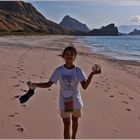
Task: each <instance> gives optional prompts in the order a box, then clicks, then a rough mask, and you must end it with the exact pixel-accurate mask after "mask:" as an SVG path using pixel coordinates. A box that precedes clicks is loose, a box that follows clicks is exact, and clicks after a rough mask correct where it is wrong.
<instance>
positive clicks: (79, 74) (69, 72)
mask: <svg viewBox="0 0 140 140" xmlns="http://www.w3.org/2000/svg"><path fill="white" fill-rule="evenodd" d="M86 79H87V77H86V75H85V73H84V72H83V70H82V69H81V68H79V67H74V68H73V69H67V68H66V67H65V66H64V65H62V66H60V67H57V68H56V69H55V71H54V72H53V74H52V75H51V77H50V79H49V81H52V82H54V83H56V84H57V81H58V80H59V83H60V96H59V107H60V108H62V109H63V108H64V97H71V96H73V106H74V109H80V108H81V107H82V106H83V102H82V98H81V94H80V91H79V89H78V85H79V82H82V81H84V80H86Z"/></svg>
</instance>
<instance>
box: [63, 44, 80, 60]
mask: <svg viewBox="0 0 140 140" xmlns="http://www.w3.org/2000/svg"><path fill="white" fill-rule="evenodd" d="M68 50H70V51H73V52H74V54H75V57H76V55H77V50H76V48H75V47H74V46H73V45H70V46H68V47H66V48H65V49H64V51H63V53H62V55H61V56H62V57H63V58H64V55H65V52H66V51H68Z"/></svg>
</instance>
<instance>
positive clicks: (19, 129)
mask: <svg viewBox="0 0 140 140" xmlns="http://www.w3.org/2000/svg"><path fill="white" fill-rule="evenodd" d="M15 128H16V130H17V131H18V132H19V133H22V132H24V128H23V127H21V126H20V125H19V124H16V125H15Z"/></svg>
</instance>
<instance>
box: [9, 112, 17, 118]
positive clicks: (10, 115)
mask: <svg viewBox="0 0 140 140" xmlns="http://www.w3.org/2000/svg"><path fill="white" fill-rule="evenodd" d="M18 114H19V113H18V112H14V113H13V114H9V115H8V117H10V118H13V117H16V115H18Z"/></svg>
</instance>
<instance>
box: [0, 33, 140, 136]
mask: <svg viewBox="0 0 140 140" xmlns="http://www.w3.org/2000/svg"><path fill="white" fill-rule="evenodd" d="M70 42H72V43H73V44H74V46H75V47H76V48H77V50H78V52H79V54H78V56H77V58H76V61H75V64H76V65H78V66H79V67H81V68H82V69H83V70H84V72H85V73H86V75H87V76H88V75H89V73H90V72H91V67H92V64H94V63H97V64H100V65H101V68H102V73H101V74H99V75H95V76H94V77H93V79H92V82H91V84H90V86H89V87H88V89H87V90H84V89H82V87H81V86H80V87H79V88H80V91H81V95H82V99H83V102H84V107H83V116H82V118H80V119H79V129H78V133H77V138H78V139H98V138H100V139H116V138H118V139H124V138H125V139H132V138H133V139H137V138H140V132H139V131H140V64H139V63H136V62H135V63H134V62H131V61H116V60H113V59H109V58H105V57H104V56H101V55H97V54H94V53H91V50H90V49H88V48H87V47H84V45H83V44H80V43H78V42H77V41H76V40H75V37H70V36H56V35H54V36H53V35H52V36H3V37H0V112H1V113H0V138H1V139H5V138H6V139H9V138H10V139H11V138H12V139H21V138H22V139H62V138H63V123H62V120H61V117H60V114H59V108H58V97H59V84H57V85H53V86H52V87H51V88H49V89H41V88H37V89H36V90H35V95H34V96H33V97H31V99H30V100H29V101H28V102H27V103H25V104H20V103H19V100H18V98H19V97H20V96H21V95H23V94H25V93H26V92H27V90H28V86H27V85H26V82H27V81H29V80H31V81H33V82H45V81H48V79H49V77H50V75H51V74H52V72H53V71H54V69H55V68H56V67H58V66H59V65H62V64H63V63H64V60H63V59H62V58H61V57H60V56H59V55H60V54H61V53H62V50H63V49H64V48H65V47H66V46H68V45H69V43H70Z"/></svg>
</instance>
